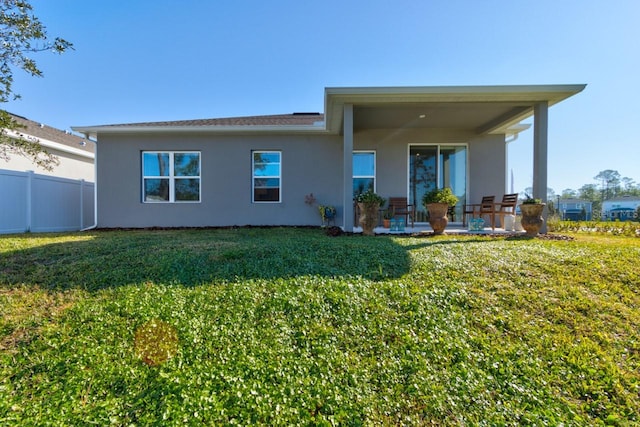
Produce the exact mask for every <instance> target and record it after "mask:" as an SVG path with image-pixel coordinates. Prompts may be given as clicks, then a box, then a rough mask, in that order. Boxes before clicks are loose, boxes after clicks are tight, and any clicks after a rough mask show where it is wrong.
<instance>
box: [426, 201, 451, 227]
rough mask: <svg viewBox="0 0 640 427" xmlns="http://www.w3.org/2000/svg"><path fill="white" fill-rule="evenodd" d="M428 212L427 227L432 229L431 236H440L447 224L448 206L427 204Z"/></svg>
mask: <svg viewBox="0 0 640 427" xmlns="http://www.w3.org/2000/svg"><path fill="white" fill-rule="evenodd" d="M426 208H427V210H428V211H429V225H431V228H433V234H442V233H444V229H445V228H446V227H447V224H448V223H449V219H448V218H447V212H448V211H449V205H448V204H447V203H428V204H427V205H426Z"/></svg>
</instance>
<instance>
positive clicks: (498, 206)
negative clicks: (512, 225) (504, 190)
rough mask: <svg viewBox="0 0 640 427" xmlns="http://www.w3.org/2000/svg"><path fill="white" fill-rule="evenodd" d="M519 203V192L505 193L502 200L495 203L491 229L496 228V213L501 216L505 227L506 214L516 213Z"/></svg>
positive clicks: (501, 221) (501, 222) (501, 223)
mask: <svg viewBox="0 0 640 427" xmlns="http://www.w3.org/2000/svg"><path fill="white" fill-rule="evenodd" d="M517 204H518V193H513V194H505V195H504V196H502V201H501V202H499V203H494V204H493V210H492V219H491V229H492V230H495V229H496V223H495V218H496V215H498V216H499V217H500V225H501V226H502V228H504V216H505V215H515V214H516V205H517Z"/></svg>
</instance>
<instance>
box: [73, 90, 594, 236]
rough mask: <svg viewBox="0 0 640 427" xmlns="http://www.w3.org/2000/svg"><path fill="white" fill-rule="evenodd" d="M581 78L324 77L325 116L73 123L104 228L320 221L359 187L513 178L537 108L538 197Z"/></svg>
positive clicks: (380, 189)
mask: <svg viewBox="0 0 640 427" xmlns="http://www.w3.org/2000/svg"><path fill="white" fill-rule="evenodd" d="M584 87H585V86H584V85H532V86H450V87H428V86H427V87H352V88H345V87H341V88H326V89H325V92H324V99H325V109H324V112H323V113H293V114H284V115H272V116H258V117H240V118H226V119H204V120H187V121H168V122H155V123H130V124H118V125H99V126H76V127H73V129H74V130H75V131H77V132H80V133H82V134H84V135H86V136H87V137H91V138H95V139H96V140H97V144H98V146H99V150H98V152H99V154H98V156H97V159H96V161H97V175H96V176H97V185H98V191H97V212H98V213H97V221H98V227H104V228H111V227H151V226H161V227H182V226H191V227H203V226H231V225H317V224H319V216H318V212H317V209H312V208H310V206H309V205H308V204H306V203H305V196H307V195H309V194H311V193H312V194H313V195H314V197H315V198H316V199H317V201H318V203H320V204H322V205H333V206H335V207H336V208H337V218H336V224H337V225H340V226H342V227H343V228H344V229H345V230H346V231H351V230H353V228H354V212H353V211H354V206H353V196H354V193H355V192H357V191H361V190H363V189H367V188H372V189H373V190H374V191H376V192H377V193H378V194H380V195H382V196H383V197H386V198H388V197H391V196H403V197H407V198H408V200H409V201H410V202H411V203H414V204H415V205H416V208H417V213H418V215H417V221H418V222H422V221H424V220H425V216H424V208H423V207H422V206H421V203H420V200H421V198H422V195H423V194H424V193H425V192H427V191H428V190H430V189H432V188H434V187H445V186H447V187H451V188H452V189H453V191H454V193H455V194H456V195H458V196H459V198H460V205H459V206H457V207H456V212H457V218H458V219H459V220H461V215H460V213H461V209H462V203H464V201H473V202H477V201H479V200H480V199H481V197H482V196H483V195H486V194H494V195H496V197H497V198H498V199H499V198H501V197H502V195H503V194H504V193H505V192H506V189H507V141H509V140H513V139H514V138H513V137H514V136H515V135H517V133H518V132H520V131H521V130H522V129H525V128H526V126H522V125H520V122H521V121H522V120H524V119H526V118H529V117H531V116H533V119H534V153H533V156H532V160H533V165H534V171H535V173H534V182H533V193H534V194H533V195H534V196H535V197H538V198H545V197H546V195H545V193H546V189H547V123H548V109H549V107H550V106H552V105H554V104H556V103H558V102H561V101H563V100H565V99H567V98H569V97H571V96H573V95H575V94H577V93H579V92H580V91H582V90H583V89H584Z"/></svg>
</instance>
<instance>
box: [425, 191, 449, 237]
mask: <svg viewBox="0 0 640 427" xmlns="http://www.w3.org/2000/svg"><path fill="white" fill-rule="evenodd" d="M456 203H458V197H457V196H456V195H455V194H453V191H451V188H449V187H445V188H435V189H433V190H431V191H429V192H428V193H427V194H425V195H424V196H423V197H422V204H423V205H424V207H425V209H426V210H427V212H429V224H430V225H431V228H433V234H442V233H444V229H445V228H446V227H447V224H448V223H449V219H448V218H447V212H448V211H449V208H450V207H453V206H455V205H456Z"/></svg>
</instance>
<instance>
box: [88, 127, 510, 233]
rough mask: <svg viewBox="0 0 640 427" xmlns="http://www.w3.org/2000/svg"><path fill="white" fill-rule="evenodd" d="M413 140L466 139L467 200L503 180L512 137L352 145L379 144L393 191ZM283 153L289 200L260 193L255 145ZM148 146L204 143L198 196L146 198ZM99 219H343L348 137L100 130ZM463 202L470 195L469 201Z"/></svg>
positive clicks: (381, 168) (436, 133) (419, 135)
mask: <svg viewBox="0 0 640 427" xmlns="http://www.w3.org/2000/svg"><path fill="white" fill-rule="evenodd" d="M411 144H441V145H451V144H466V145H467V146H468V159H467V164H468V182H467V192H468V193H469V200H470V201H471V202H475V201H476V200H480V198H481V197H482V196H483V195H485V194H496V197H497V198H499V197H501V196H502V193H500V194H497V191H496V189H497V188H498V189H500V191H502V189H504V188H505V183H506V172H505V170H506V148H505V142H504V136H502V135H491V136H484V137H478V136H477V135H475V134H473V133H472V132H468V131H460V130H448V129H435V130H429V131H425V130H411V129H408V130H366V131H358V132H355V133H354V150H374V151H375V152H376V186H377V188H376V191H377V193H379V194H380V195H382V196H383V197H385V198H388V197H391V196H406V195H407V193H408V182H407V180H408V155H409V146H410V145H411ZM253 150H279V151H281V152H282V184H281V185H282V187H281V194H282V196H281V197H282V201H281V202H280V203H253V202H252V187H251V183H252V171H251V153H252V151H253ZM143 151H199V152H200V153H201V201H200V202H199V203H143V202H142V161H141V155H142V154H141V153H142V152H143ZM98 152H99V154H98V156H97V159H98V160H97V161H98V163H97V180H98V181H97V182H98V192H97V200H98V227H104V228H113V227H133V228H137V227H183V226H191V227H206V226H234V225H236V226H243V225H319V224H320V216H319V214H318V211H317V207H316V206H313V207H311V206H309V205H307V204H305V203H304V201H305V195H307V194H309V193H313V195H314V196H315V198H316V200H317V202H318V203H319V204H323V205H333V206H335V207H336V208H337V210H338V214H337V219H336V223H337V224H336V225H342V224H341V218H342V210H343V206H342V203H343V202H342V200H343V199H342V188H343V182H342V137H341V136H330V135H280V136H278V135H254V136H250V135H213V136H212V135H206V134H201V135H197V134H196V135H194V134H184V135H181V134H164V135H162V134H157V135H150V134H147V135H135V136H133V135H116V134H111V135H101V137H100V140H99V143H98ZM461 203H462V201H461Z"/></svg>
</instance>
